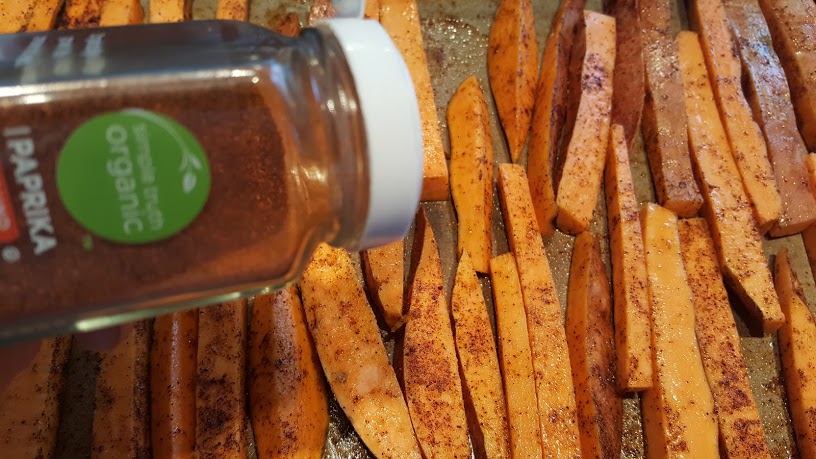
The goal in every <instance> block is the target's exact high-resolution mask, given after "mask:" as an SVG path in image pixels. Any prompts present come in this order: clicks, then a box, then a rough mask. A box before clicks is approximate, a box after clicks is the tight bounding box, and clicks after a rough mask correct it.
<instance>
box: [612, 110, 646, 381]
mask: <svg viewBox="0 0 816 459" xmlns="http://www.w3.org/2000/svg"><path fill="white" fill-rule="evenodd" d="M604 190H605V192H606V215H607V218H608V222H609V226H608V228H609V251H610V258H611V259H612V281H613V284H612V290H613V292H614V294H615V302H614V305H615V306H614V307H615V314H614V318H615V351H616V353H617V365H616V368H617V373H616V377H615V381H616V383H617V384H618V390H620V391H621V392H638V391H641V390H644V389H648V388H649V387H651V386H652V328H651V323H650V321H649V316H650V315H651V309H650V306H649V298H648V296H649V290H648V286H647V279H646V261H645V259H644V256H645V255H644V249H643V234H642V232H641V229H640V220H638V205H637V201H636V200H635V187H634V184H633V183H632V170H631V169H630V167H629V150H628V149H627V148H626V139H625V137H624V130H623V128H622V127H621V126H619V125H613V126H612V133H611V136H610V141H609V152H608V153H607V162H606V176H605V185H604Z"/></svg>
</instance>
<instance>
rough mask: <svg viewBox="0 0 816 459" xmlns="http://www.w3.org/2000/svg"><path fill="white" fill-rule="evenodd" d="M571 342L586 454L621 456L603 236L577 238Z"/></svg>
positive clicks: (571, 280)
mask: <svg viewBox="0 0 816 459" xmlns="http://www.w3.org/2000/svg"><path fill="white" fill-rule="evenodd" d="M567 295H568V296H567V322H566V328H567V344H568V345H569V351H570V366H571V367H572V380H573V382H574V383H575V399H576V402H577V403H578V407H579V409H578V425H579V427H580V432H581V454H582V456H583V457H595V458H618V457H620V451H621V439H622V438H623V399H622V398H621V397H620V395H618V391H617V388H616V387H615V339H614V336H613V332H612V298H611V296H610V291H609V279H608V278H607V277H606V266H604V263H603V260H601V247H600V245H598V240H597V239H596V238H595V237H594V236H593V235H592V233H590V232H589V231H585V232H583V233H581V234H579V235H578V237H576V238H575V245H574V247H573V250H572V264H571V265H570V275H569V288H568V293H567Z"/></svg>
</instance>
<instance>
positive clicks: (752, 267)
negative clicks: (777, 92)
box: [677, 32, 785, 333]
mask: <svg viewBox="0 0 816 459" xmlns="http://www.w3.org/2000/svg"><path fill="white" fill-rule="evenodd" d="M677 42H678V46H679V49H680V72H681V73H682V75H683V85H684V87H685V93H686V104H685V107H686V113H687V117H688V129H689V143H690V145H691V149H692V152H693V155H692V156H693V158H694V166H695V168H696V170H697V173H698V175H699V176H700V179H701V180H700V182H701V184H702V186H703V194H704V196H705V200H706V204H705V207H704V210H705V212H704V214H705V217H706V218H707V220H708V222H709V225H710V227H711V230H712V232H713V234H714V240H715V242H716V243H717V247H718V249H719V250H718V254H719V256H720V264H721V266H722V269H723V273H724V275H725V278H726V280H727V281H728V283H729V284H730V285H731V286H732V287H733V289H734V291H735V292H736V293H737V295H738V296H739V297H740V299H741V300H742V303H743V307H744V308H745V309H746V313H747V314H748V319H749V322H751V323H750V324H749V325H750V326H751V327H752V328H753V330H754V331H755V332H757V333H759V332H762V333H772V332H774V331H775V330H776V329H777V328H779V326H780V325H781V324H782V322H783V321H784V319H785V318H784V316H783V315H782V310H781V309H780V307H779V301H778V299H777V297H776V292H774V288H773V280H772V279H771V273H770V270H769V269H768V265H767V263H766V261H765V254H764V253H763V251H762V239H761V238H760V235H759V232H758V231H757V228H756V225H755V221H754V218H753V215H751V211H750V206H749V204H748V198H746V196H745V191H744V189H743V187H742V186H741V185H742V183H741V181H740V178H739V172H738V171H737V165H736V163H735V162H734V157H733V156H732V155H731V154H730V153H729V149H730V147H729V145H728V141H727V139H726V136H725V131H724V129H723V126H722V123H721V122H720V116H719V113H718V111H717V106H716V104H715V103H714V95H713V93H712V91H711V86H710V85H709V78H708V73H707V72H706V67H705V62H704V60H703V52H702V49H701V48H700V42H699V40H698V39H697V34H696V33H694V32H680V34H679V35H678V37H677Z"/></svg>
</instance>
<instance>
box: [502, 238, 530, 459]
mask: <svg viewBox="0 0 816 459" xmlns="http://www.w3.org/2000/svg"><path fill="white" fill-rule="evenodd" d="M490 281H491V283H492V287H493V306H494V308H495V313H496V330H497V332H498V335H499V362H500V364H501V369H502V371H501V374H502V377H503V379H504V394H505V400H506V401H507V421H508V425H509V428H510V452H511V454H512V457H513V458H514V459H535V458H540V457H541V431H540V430H539V423H538V406H537V402H536V384H535V374H534V373H533V357H532V354H531V353H530V335H529V333H528V332H527V314H526V313H525V312H524V299H523V297H522V296H521V285H520V284H519V275H518V270H517V269H516V260H515V258H513V254H512V253H506V254H504V255H499V256H498V257H496V258H493V259H491V260H490Z"/></svg>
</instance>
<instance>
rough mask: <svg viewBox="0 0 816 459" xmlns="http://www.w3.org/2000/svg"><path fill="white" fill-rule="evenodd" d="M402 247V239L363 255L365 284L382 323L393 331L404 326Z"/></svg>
mask: <svg viewBox="0 0 816 459" xmlns="http://www.w3.org/2000/svg"><path fill="white" fill-rule="evenodd" d="M404 247H405V244H404V242H403V241H402V240H400V241H397V242H392V243H391V244H388V245H384V246H382V247H377V248H374V249H370V250H366V251H365V252H363V254H362V260H363V267H364V270H365V278H366V285H367V286H368V291H369V293H370V294H371V298H372V299H373V300H374V305H375V306H377V308H378V309H379V310H380V313H381V314H382V318H383V320H384V321H385V324H386V325H388V327H389V328H390V329H391V331H395V330H397V329H398V328H400V327H402V324H403V315H402V311H403V309H404V308H403V306H404V304H405V294H404V292H405V256H404V254H403V250H404Z"/></svg>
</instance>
